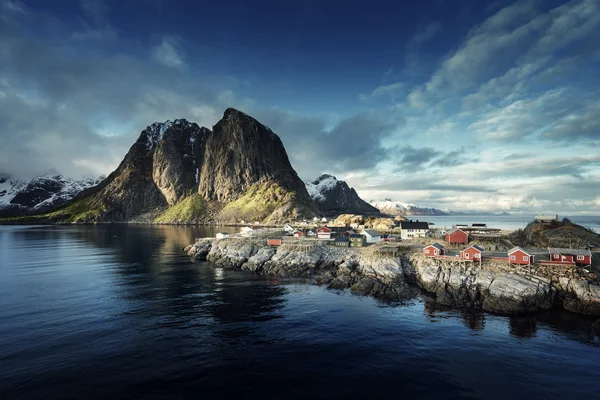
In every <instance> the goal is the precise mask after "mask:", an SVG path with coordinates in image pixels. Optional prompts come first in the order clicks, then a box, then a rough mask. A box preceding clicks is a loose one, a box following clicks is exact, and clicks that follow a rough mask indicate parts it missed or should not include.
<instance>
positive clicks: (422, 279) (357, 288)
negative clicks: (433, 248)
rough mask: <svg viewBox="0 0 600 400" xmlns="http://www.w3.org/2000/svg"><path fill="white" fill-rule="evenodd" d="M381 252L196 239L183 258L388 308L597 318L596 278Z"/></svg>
mask: <svg viewBox="0 0 600 400" xmlns="http://www.w3.org/2000/svg"><path fill="white" fill-rule="evenodd" d="M316 242H317V243H318V241H316ZM383 248H384V246H381V245H375V246H370V247H366V248H363V249H345V248H344V249H338V248H335V247H332V246H327V245H324V244H319V245H314V246H312V247H311V248H310V250H297V249H295V248H294V246H281V247H271V246H268V245H267V243H266V239H265V238H260V237H230V238H226V239H219V240H217V239H212V238H206V239H200V240H198V241H197V242H196V243H194V244H193V245H190V246H187V247H186V248H185V249H184V251H185V252H186V253H187V254H188V255H189V256H190V257H192V258H193V259H194V260H200V261H204V260H206V261H209V262H211V263H212V264H213V265H214V266H215V267H222V268H234V269H240V270H245V271H249V272H253V273H257V274H265V275H268V274H272V275H278V276H283V277H299V278H306V279H307V280H309V281H310V282H312V283H315V284H318V285H325V286H327V287H328V288H330V289H337V290H343V289H349V290H350V291H351V292H352V293H356V294H360V295H368V296H373V297H376V298H381V299H384V300H388V301H399V302H402V301H410V300H411V299H414V298H415V297H416V296H417V294H418V292H419V289H421V290H424V291H426V292H427V293H429V294H430V295H432V296H435V298H436V299H437V302H438V303H440V304H444V305H448V306H454V307H461V308H469V309H479V310H484V311H488V312H492V313H498V314H523V313H533V312H537V311H544V310H551V309H559V308H562V309H565V310H568V311H572V312H576V313H580V314H585V315H591V316H600V285H599V284H598V279H597V278H596V277H595V275H593V274H591V275H590V274H589V272H586V270H584V269H582V268H579V267H567V266H556V267H551V266H545V267H543V268H537V269H536V270H533V271H527V270H523V269H518V268H513V267H511V266H510V265H508V264H507V263H506V262H502V261H496V260H485V261H484V262H483V263H482V264H481V266H480V265H479V264H478V263H464V262H461V261H454V260H437V259H432V258H426V257H424V256H423V255H422V253H421V251H420V249H416V248H415V247H410V246H397V247H396V248H397V251H398V252H399V254H395V256H393V255H390V254H388V253H386V252H385V251H382V249H383Z"/></svg>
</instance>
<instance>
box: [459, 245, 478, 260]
mask: <svg viewBox="0 0 600 400" xmlns="http://www.w3.org/2000/svg"><path fill="white" fill-rule="evenodd" d="M482 255H483V249H482V248H481V247H479V246H477V245H476V244H472V245H470V246H469V247H467V248H466V249H464V250H462V251H461V252H460V258H462V259H463V260H476V261H480V260H481V256H482Z"/></svg>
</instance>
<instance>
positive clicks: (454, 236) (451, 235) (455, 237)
mask: <svg viewBox="0 0 600 400" xmlns="http://www.w3.org/2000/svg"><path fill="white" fill-rule="evenodd" d="M446 242H448V243H461V244H467V243H469V234H468V233H467V232H465V231H463V230H460V229H458V228H452V229H450V230H449V231H448V232H446Z"/></svg>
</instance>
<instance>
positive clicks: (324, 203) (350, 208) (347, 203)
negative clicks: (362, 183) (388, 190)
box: [306, 174, 379, 214]
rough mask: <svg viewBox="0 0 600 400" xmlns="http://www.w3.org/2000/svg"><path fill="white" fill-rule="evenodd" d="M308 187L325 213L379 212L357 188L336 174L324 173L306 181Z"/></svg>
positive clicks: (314, 199)
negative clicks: (359, 193) (350, 185)
mask: <svg viewBox="0 0 600 400" xmlns="http://www.w3.org/2000/svg"><path fill="white" fill-rule="evenodd" d="M306 189H307V190H308V193H309V194H310V197H311V198H312V200H313V201H314V202H315V203H316V204H317V207H318V208H319V211H321V212H323V213H327V214H379V210H378V209H377V208H375V207H373V206H372V205H370V204H369V203H367V202H366V201H364V200H363V199H361V198H360V197H359V196H358V194H357V193H356V190H354V189H353V188H351V187H349V186H348V184H347V183H346V182H344V181H340V180H338V179H337V178H336V177H335V176H332V175H327V174H323V175H321V176H320V177H318V178H317V179H315V180H314V181H312V182H306Z"/></svg>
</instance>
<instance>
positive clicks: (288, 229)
mask: <svg viewBox="0 0 600 400" xmlns="http://www.w3.org/2000/svg"><path fill="white" fill-rule="evenodd" d="M283 231H284V232H286V233H292V232H294V231H295V229H294V228H293V227H292V226H291V225H290V224H285V225H284V226H283Z"/></svg>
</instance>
